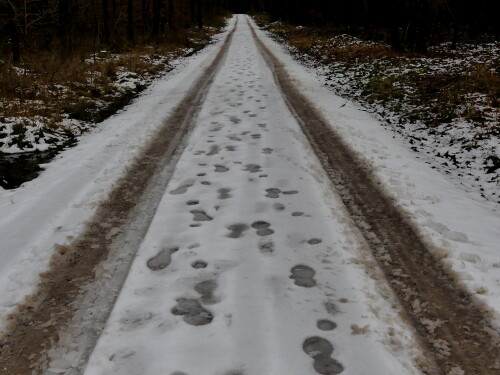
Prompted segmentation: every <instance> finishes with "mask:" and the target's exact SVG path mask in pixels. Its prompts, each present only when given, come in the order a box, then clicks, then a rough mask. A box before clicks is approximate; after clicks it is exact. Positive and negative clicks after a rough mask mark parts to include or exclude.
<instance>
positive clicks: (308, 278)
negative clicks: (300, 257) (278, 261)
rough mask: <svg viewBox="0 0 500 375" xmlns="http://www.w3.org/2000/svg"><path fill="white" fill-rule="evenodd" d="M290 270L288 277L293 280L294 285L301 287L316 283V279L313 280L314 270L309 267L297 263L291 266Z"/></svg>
mask: <svg viewBox="0 0 500 375" xmlns="http://www.w3.org/2000/svg"><path fill="white" fill-rule="evenodd" d="M291 272H292V274H291V275H290V279H293V280H294V282H295V285H297V286H300V287H303V288H312V287H313V286H315V285H316V280H314V275H316V271H314V270H313V269H312V268H311V267H309V266H306V265H304V264H299V265H297V266H295V267H293V268H292V270H291Z"/></svg>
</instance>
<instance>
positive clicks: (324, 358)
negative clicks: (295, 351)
mask: <svg viewBox="0 0 500 375" xmlns="http://www.w3.org/2000/svg"><path fill="white" fill-rule="evenodd" d="M302 350H304V352H305V353H306V354H307V355H308V356H310V357H311V358H312V359H313V360H314V364H313V366H314V370H316V372H317V373H318V374H321V375H336V374H340V373H341V372H342V371H344V366H342V364H341V363H340V362H338V361H336V360H335V359H333V358H332V357H331V355H332V353H333V345H332V344H331V343H330V341H328V340H327V339H324V338H322V337H318V336H313V337H309V338H307V339H306V340H305V341H304V343H303V344H302Z"/></svg>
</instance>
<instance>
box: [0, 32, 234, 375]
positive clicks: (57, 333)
mask: <svg viewBox="0 0 500 375" xmlns="http://www.w3.org/2000/svg"><path fill="white" fill-rule="evenodd" d="M235 29H236V25H235V26H234V27H233V29H232V30H231V31H230V32H229V34H228V36H227V37H226V40H225V41H224V43H223V44H222V47H221V49H220V51H219V52H218V53H217V55H216V57H215V59H214V60H213V62H212V63H211V64H210V65H209V66H208V67H207V68H206V70H205V72H204V74H203V75H202V76H201V77H200V78H199V79H198V80H197V81H196V82H194V83H193V85H192V86H191V88H190V89H189V90H188V92H187V94H186V96H185V97H184V99H183V100H182V101H181V103H180V104H179V105H178V106H177V107H176V108H175V109H174V110H173V111H172V114H171V115H170V116H169V117H168V118H167V119H166V121H165V123H164V125H163V126H162V127H161V128H160V129H159V130H158V131H157V133H156V134H155V135H154V136H153V137H152V141H151V142H150V143H149V144H148V145H147V146H145V148H144V149H143V151H142V152H141V153H140V155H139V157H137V158H136V160H134V161H132V163H131V165H130V166H129V167H128V168H127V171H126V173H125V175H124V176H123V177H122V178H120V180H119V181H117V182H116V184H115V186H114V188H113V190H112V191H111V192H110V194H109V196H108V198H107V199H106V200H105V201H103V202H101V203H100V204H99V206H98V207H97V208H96V211H95V214H94V216H93V217H92V219H91V220H90V221H89V222H88V223H87V225H86V228H85V229H84V230H83V232H82V234H81V235H80V236H79V237H78V238H76V239H75V240H73V241H72V243H71V244H70V245H68V246H57V245H56V246H55V249H54V255H53V256H52V258H51V260H50V265H49V270H48V271H46V272H45V273H43V274H42V275H41V277H40V281H39V284H38V286H37V289H36V290H35V292H34V293H33V294H32V295H30V296H27V297H26V300H25V302H24V303H23V304H22V305H20V306H18V308H17V311H16V312H14V313H13V314H12V315H11V316H9V325H8V327H7V329H6V331H5V334H4V336H3V337H2V338H0V373H2V374H8V375H32V374H40V373H43V372H44V371H46V370H47V366H48V362H49V358H48V355H47V351H48V350H49V349H51V348H53V347H56V346H57V344H58V341H59V340H60V337H61V334H63V333H64V329H65V328H66V327H67V325H68V323H70V322H71V320H72V319H73V317H74V316H75V315H76V314H77V313H78V312H79V311H81V310H85V308H86V306H79V305H78V304H77V301H78V300H80V299H81V297H82V295H83V294H85V293H87V294H88V293H89V292H87V291H91V290H92V284H93V283H94V284H96V281H97V278H96V270H97V268H98V266H99V264H100V263H101V262H103V261H104V260H106V258H107V257H108V255H109V254H110V251H111V250H112V248H113V246H116V243H118V244H119V245H122V244H125V245H127V246H133V248H131V249H123V251H122V250H120V251H122V252H123V253H127V252H128V253H129V257H128V259H125V261H126V262H127V264H126V265H125V266H124V267H125V272H124V275H122V276H121V278H120V280H118V282H116V281H115V283H116V284H117V285H118V288H117V289H118V290H113V291H110V292H109V293H110V295H109V301H108V306H99V307H100V308H101V307H102V310H103V311H104V312H103V313H102V314H101V315H100V318H97V317H96V318H94V317H93V318H92V321H91V322H88V321H87V322H86V324H87V325H88V326H90V327H92V328H93V330H94V332H100V330H101V329H102V327H103V326H104V324H105V321H106V318H107V316H108V314H109V312H110V311H111V308H112V305H113V303H114V301H115V299H116V297H117V295H118V293H119V288H121V285H122V283H123V281H124V279H125V276H126V270H127V269H128V267H129V264H130V262H131V260H132V258H133V255H134V254H135V252H136V251H137V248H138V246H139V243H140V239H141V238H142V236H144V235H145V232H146V230H147V227H148V224H149V222H150V221H151V219H152V217H153V215H154V212H155V210H156V207H157V205H158V203H159V201H160V199H161V197H162V195H163V193H164V191H165V188H166V185H167V183H168V180H169V178H170V173H171V170H172V169H173V168H172V165H175V163H176V162H177V159H178V157H179V155H180V154H181V153H182V151H183V149H184V146H185V140H186V139H187V137H188V136H189V134H190V130H191V129H192V128H193V126H194V123H195V120H196V118H197V116H198V113H199V111H200V110H201V106H202V104H203V103H204V101H205V98H206V95H207V93H208V90H209V88H210V86H211V84H212V82H213V80H214V78H215V76H216V74H217V72H218V71H219V69H220V68H221V66H222V65H223V62H224V59H225V57H226V55H227V50H228V48H229V45H230V44H231V40H232V37H233V33H234V30H235ZM159 176H163V177H159ZM141 211H148V212H147V213H146V214H145V215H144V212H142V213H143V215H142V217H141V220H142V221H145V222H141V223H140V225H139V226H140V229H139V232H138V237H137V238H134V239H133V241H131V242H132V243H130V241H128V239H127V231H128V230H129V229H130V228H131V227H133V226H134V225H136V224H137V223H136V222H137V220H138V219H137V217H136V214H137V213H138V212H141ZM121 233H123V235H121ZM120 251H118V252H117V253H118V254H116V256H117V257H121V254H120ZM125 258H127V257H125ZM122 262H123V261H122ZM84 332H85V331H84ZM86 334H88V333H86ZM96 340H97V337H94V338H93V340H91V344H89V345H95V342H96ZM91 350H92V347H91V346H89V347H87V348H85V350H84V351H85V353H84V354H83V355H84V356H85V357H88V355H89V353H90V351H91ZM85 360H86V358H83V362H85Z"/></svg>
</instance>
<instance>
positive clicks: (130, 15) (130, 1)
mask: <svg viewBox="0 0 500 375" xmlns="http://www.w3.org/2000/svg"><path fill="white" fill-rule="evenodd" d="M127 39H128V41H129V43H130V44H131V45H132V46H133V45H135V25H134V0H127Z"/></svg>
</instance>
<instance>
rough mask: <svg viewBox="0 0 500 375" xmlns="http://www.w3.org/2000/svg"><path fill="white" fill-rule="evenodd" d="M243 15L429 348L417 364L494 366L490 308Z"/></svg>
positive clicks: (496, 349) (497, 360)
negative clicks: (433, 248) (452, 270)
mask: <svg viewBox="0 0 500 375" xmlns="http://www.w3.org/2000/svg"><path fill="white" fill-rule="evenodd" d="M247 22H248V20H247ZM248 23H249V26H250V28H251V30H252V35H253V37H254V39H255V42H256V44H257V46H258V48H259V50H260V51H261V53H262V55H263V56H264V58H265V60H266V61H267V63H268V65H269V67H270V68H271V70H272V71H273V74H274V77H275V81H276V83H277V85H278V87H279V88H280V89H281V91H282V94H283V98H284V100H285V102H286V103H287V105H288V107H289V109H290V110H291V112H292V113H293V115H294V117H295V118H296V119H297V120H298V122H299V124H300V126H301V128H302V130H303V132H304V134H305V135H306V137H307V139H308V140H309V142H310V144H311V146H312V148H313V149H314V150H315V152H316V154H317V156H318V158H319V160H320V161H321V163H322V165H323V168H324V169H325V171H326V172H327V174H328V176H329V177H330V179H331V181H332V182H333V184H334V186H335V187H336V189H337V192H338V193H339V195H340V197H341V199H342V200H343V202H344V204H345V206H346V207H347V210H348V211H349V213H350V215H351V217H352V219H353V221H354V222H355V224H356V225H357V227H358V228H359V230H360V232H361V233H362V235H363V236H364V238H365V240H366V241H367V243H368V244H369V246H370V248H371V249H372V252H373V254H374V256H375V258H376V259H377V262H378V263H379V265H380V267H381V268H382V269H383V271H384V273H385V275H386V277H387V279H388V280H389V282H390V284H391V286H392V288H393V290H394V291H395V293H396V295H397V296H398V298H399V300H400V302H401V305H402V306H403V308H404V310H405V311H406V314H407V318H408V320H409V321H410V322H411V323H412V325H413V326H414V327H415V329H416V331H417V332H418V334H419V337H420V339H421V342H422V344H423V346H424V347H425V348H426V349H427V352H428V354H429V356H430V358H431V362H433V363H434V364H433V365H431V366H423V367H425V368H422V370H423V372H425V373H429V374H457V375H459V374H460V375H463V374H467V375H472V374H481V375H493V374H500V344H499V338H498V337H499V336H498V332H497V331H496V330H495V327H493V326H492V324H491V323H490V322H489V319H488V317H489V312H488V311H486V310H484V309H483V308H482V307H480V306H478V305H477V304H476V303H475V302H474V300H473V297H472V296H471V295H470V294H469V293H468V292H466V291H465V290H464V289H463V288H461V287H460V286H459V285H458V284H457V282H456V280H455V279H454V278H453V277H452V276H451V275H450V274H448V273H447V272H446V271H445V270H444V269H443V267H442V264H441V263H440V262H439V261H438V260H437V259H436V258H435V257H434V256H433V255H432V253H431V252H430V251H429V249H428V248H427V246H426V244H425V243H424V241H423V240H422V239H421V237H420V236H419V234H418V232H417V230H416V229H415V228H414V227H413V225H412V224H411V222H410V221H409V220H408V219H407V218H405V215H404V214H403V213H402V212H401V211H400V210H399V209H398V207H397V206H396V205H395V204H394V203H393V201H392V200H391V199H390V198H389V197H388V196H387V195H386V194H385V193H384V192H383V191H381V189H380V187H379V185H378V184H377V183H376V182H375V181H374V179H373V178H372V177H371V173H370V169H369V167H368V166H367V164H366V163H365V162H363V161H362V160H361V159H360V158H359V157H358V156H356V154H355V153H354V152H353V151H352V150H351V149H350V148H349V147H348V146H347V145H346V144H345V143H344V142H343V141H342V139H340V137H339V136H338V135H337V134H335V132H334V131H333V130H332V129H331V128H330V126H329V125H328V121H326V120H325V119H324V118H323V117H322V115H320V114H319V112H318V111H317V110H316V109H315V107H314V105H313V104H312V103H311V102H310V101H309V100H308V99H307V98H306V97H305V96H304V95H302V94H301V93H300V91H299V89H298V88H297V87H296V86H295V85H294V84H293V83H292V80H291V79H290V78H289V76H288V74H287V72H286V68H285V66H283V64H282V63H281V62H280V61H279V60H278V59H277V58H276V57H275V56H274V55H273V54H272V53H271V52H270V50H269V49H268V48H267V47H266V46H265V45H264V43H263V42H262V41H261V40H260V39H259V37H258V36H257V34H256V32H255V30H254V28H253V26H252V25H251V23H250V22H248Z"/></svg>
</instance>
